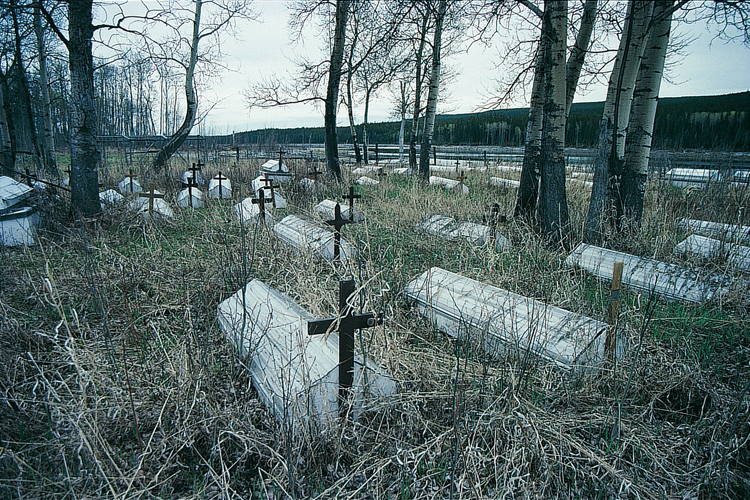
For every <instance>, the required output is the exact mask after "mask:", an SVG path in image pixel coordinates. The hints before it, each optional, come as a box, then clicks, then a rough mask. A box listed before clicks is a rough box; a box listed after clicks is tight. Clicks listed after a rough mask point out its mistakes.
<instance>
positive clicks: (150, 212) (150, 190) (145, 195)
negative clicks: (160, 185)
mask: <svg viewBox="0 0 750 500" xmlns="http://www.w3.org/2000/svg"><path fill="white" fill-rule="evenodd" d="M138 197H139V198H148V215H149V217H153V216H154V200H155V199H164V195H163V194H161V193H157V192H155V190H154V185H153V184H150V185H149V188H148V192H146V193H141V194H139V195H138Z"/></svg>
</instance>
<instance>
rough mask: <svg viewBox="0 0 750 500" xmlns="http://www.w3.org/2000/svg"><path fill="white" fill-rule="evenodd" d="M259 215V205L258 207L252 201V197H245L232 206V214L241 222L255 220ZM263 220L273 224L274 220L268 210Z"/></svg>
mask: <svg viewBox="0 0 750 500" xmlns="http://www.w3.org/2000/svg"><path fill="white" fill-rule="evenodd" d="M259 215H260V207H258V204H257V203H253V198H252V197H248V198H245V199H244V200H242V201H241V202H240V203H237V204H236V205H235V206H234V216H235V217H237V219H238V220H239V221H240V222H241V223H247V222H256V221H257V220H258V219H259V218H260V217H259ZM265 221H266V224H274V223H275V222H276V221H275V220H274V218H273V215H272V214H271V212H269V211H268V210H266V216H265Z"/></svg>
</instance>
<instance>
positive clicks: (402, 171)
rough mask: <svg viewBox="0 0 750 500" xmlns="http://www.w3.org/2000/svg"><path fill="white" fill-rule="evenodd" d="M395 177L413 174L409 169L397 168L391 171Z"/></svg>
mask: <svg viewBox="0 0 750 500" xmlns="http://www.w3.org/2000/svg"><path fill="white" fill-rule="evenodd" d="M393 173H394V174H395V175H412V174H413V173H414V172H413V171H412V169H410V168H409V167H398V168H394V169H393Z"/></svg>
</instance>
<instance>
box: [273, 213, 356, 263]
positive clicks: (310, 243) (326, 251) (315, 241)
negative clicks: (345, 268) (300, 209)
mask: <svg viewBox="0 0 750 500" xmlns="http://www.w3.org/2000/svg"><path fill="white" fill-rule="evenodd" d="M273 232H274V233H276V236H278V237H279V239H281V240H282V241H283V242H284V243H286V244H287V245H289V246H291V247H292V248H295V249H297V250H299V251H302V252H311V253H313V254H316V255H318V256H320V257H323V258H324V259H328V260H332V259H333V258H334V256H335V249H334V245H335V243H334V241H335V238H334V233H333V231H330V230H328V229H326V228H324V227H321V226H319V225H318V224H316V223H315V222H313V221H310V220H307V219H303V218H301V217H297V216H296V215H287V216H286V217H284V218H283V219H281V220H280V221H279V222H278V223H276V224H275V225H274V226H273ZM356 255H357V250H356V249H355V248H354V246H352V244H351V243H349V242H348V241H346V240H345V239H344V238H341V245H340V258H341V259H342V260H346V259H351V258H354V257H355V256H356Z"/></svg>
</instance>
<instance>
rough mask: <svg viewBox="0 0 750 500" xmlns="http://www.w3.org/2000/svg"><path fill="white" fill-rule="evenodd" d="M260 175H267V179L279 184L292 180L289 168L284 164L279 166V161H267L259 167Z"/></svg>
mask: <svg viewBox="0 0 750 500" xmlns="http://www.w3.org/2000/svg"><path fill="white" fill-rule="evenodd" d="M260 168H261V170H262V171H261V172H260V175H267V176H268V178H269V179H273V180H275V181H279V182H289V181H290V180H292V174H291V172H289V168H288V167H287V166H286V163H283V162H282V163H281V165H279V160H268V161H267V162H265V163H264V164H263V165H261V167H260Z"/></svg>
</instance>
